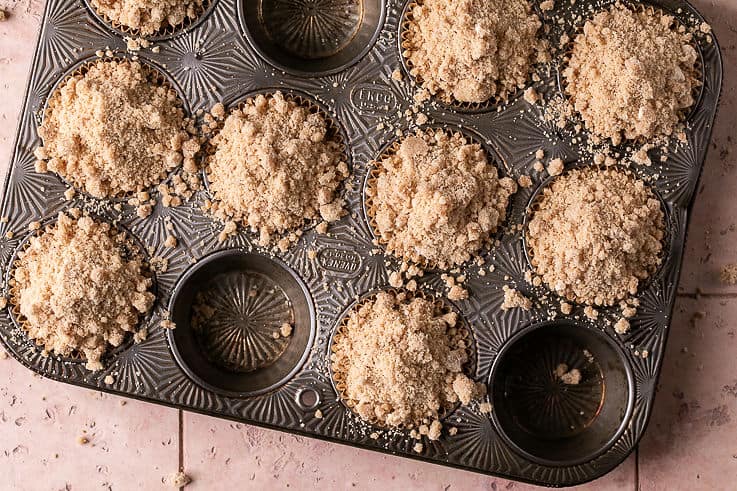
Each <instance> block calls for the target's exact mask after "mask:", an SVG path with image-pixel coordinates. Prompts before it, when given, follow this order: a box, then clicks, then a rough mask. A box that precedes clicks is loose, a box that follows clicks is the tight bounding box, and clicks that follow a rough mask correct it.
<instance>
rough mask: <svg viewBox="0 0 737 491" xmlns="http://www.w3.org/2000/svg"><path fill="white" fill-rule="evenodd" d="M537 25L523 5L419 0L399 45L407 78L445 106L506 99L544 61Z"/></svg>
mask: <svg viewBox="0 0 737 491" xmlns="http://www.w3.org/2000/svg"><path fill="white" fill-rule="evenodd" d="M541 27H542V23H541V22H540V19H539V18H538V16H537V14H535V12H534V11H533V10H532V7H531V5H530V4H529V3H528V2H527V1H525V0H501V1H491V0H423V1H422V2H418V4H417V6H416V7H414V9H413V10H412V12H411V21H410V23H409V27H408V31H407V33H406V38H405V42H404V43H403V46H402V47H403V48H404V53H403V55H404V57H405V58H406V59H407V60H408V61H409V63H410V65H411V73H412V75H414V76H416V77H418V78H419V79H420V80H421V85H422V86H423V87H424V88H425V89H426V90H427V91H429V92H430V93H431V94H433V95H439V96H440V97H441V98H442V99H443V100H445V101H446V102H450V101H452V100H456V101H460V102H477V103H480V102H485V101H487V100H489V99H490V98H492V97H497V98H500V99H504V100H506V99H507V97H508V96H509V94H511V93H513V92H515V91H516V90H517V89H519V88H522V87H524V86H525V84H526V83H527V80H528V78H529V76H530V72H531V70H532V65H533V64H534V63H536V62H542V61H547V60H548V54H547V49H546V45H545V43H544V42H543V41H541V40H540V39H539V37H538V33H539V31H540V28H541Z"/></svg>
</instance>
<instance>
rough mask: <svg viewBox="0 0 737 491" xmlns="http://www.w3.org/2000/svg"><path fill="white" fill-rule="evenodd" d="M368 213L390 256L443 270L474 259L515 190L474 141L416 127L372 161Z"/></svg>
mask: <svg viewBox="0 0 737 491" xmlns="http://www.w3.org/2000/svg"><path fill="white" fill-rule="evenodd" d="M376 165H377V170H378V176H377V178H376V179H375V181H374V182H370V183H369V186H368V189H367V194H368V196H369V197H370V198H371V200H372V203H371V206H370V209H369V214H370V215H371V216H372V218H374V220H375V224H376V228H377V230H376V232H377V234H378V235H379V237H380V241H381V242H382V243H384V244H385V245H386V248H387V251H389V252H390V253H392V254H394V255H395V256H397V257H399V258H400V259H403V260H408V261H413V262H415V263H418V264H423V265H429V264H432V265H436V266H438V267H440V268H443V269H445V268H447V267H451V266H454V265H458V264H462V263H464V262H466V261H468V260H469V259H470V258H471V257H472V256H473V255H475V254H477V253H478V252H479V250H480V249H481V247H482V246H483V245H484V244H485V243H486V242H487V241H488V240H489V237H490V236H491V234H493V233H494V232H495V231H496V230H497V228H498V227H499V226H501V224H502V222H503V221H504V219H505V217H506V212H507V204H508V203H509V198H510V196H511V195H512V194H514V193H515V192H516V191H517V184H516V183H515V182H514V180H512V179H510V178H507V177H505V178H499V172H498V170H497V168H496V167H495V166H494V165H493V164H492V163H490V162H489V160H488V156H487V155H486V152H485V151H484V150H483V149H482V148H481V146H480V145H479V144H477V143H469V142H467V141H466V139H465V138H464V137H463V135H461V134H460V133H449V132H446V131H443V130H439V129H438V130H428V131H420V130H418V131H417V132H415V133H414V134H410V135H408V136H406V137H405V138H404V139H403V140H402V142H401V144H400V145H399V148H398V149H397V150H396V152H391V153H390V154H389V155H388V156H387V157H386V158H385V159H383V160H382V161H380V162H378V163H377V164H376Z"/></svg>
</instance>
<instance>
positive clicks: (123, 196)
mask: <svg viewBox="0 0 737 491" xmlns="http://www.w3.org/2000/svg"><path fill="white" fill-rule="evenodd" d="M104 62H118V63H120V62H133V60H132V59H131V58H130V57H126V56H113V57H107V56H106V57H102V58H100V57H97V56H94V57H89V58H85V59H82V60H80V61H78V62H77V63H76V64H75V65H73V66H72V67H71V68H70V69H69V71H68V72H67V73H65V74H64V75H62V76H61V77H60V78H59V79H58V80H57V81H56V83H55V84H54V85H53V87H52V88H51V90H50V91H49V93H48V96H47V97H46V100H45V102H44V105H43V111H42V114H43V119H42V122H41V124H39V127H40V126H41V125H42V124H43V121H44V120H45V119H46V117H47V116H48V114H49V112H50V111H51V103H52V100H53V99H54V98H55V97H57V95H58V94H59V90H60V88H61V87H63V86H64V85H65V84H66V83H67V82H68V81H69V80H70V79H72V78H74V77H80V76H84V75H85V74H86V73H87V72H88V71H89V69H90V68H91V67H92V66H95V65H97V64H98V63H104ZM135 62H136V63H139V64H140V65H141V68H142V69H143V70H144V72H145V74H146V76H147V77H150V81H151V83H152V84H155V85H157V86H160V87H164V88H167V89H169V90H171V91H173V92H174V93H175V95H176V103H175V107H177V108H179V109H181V110H182V112H183V118H184V121H186V120H188V118H189V117H190V114H191V111H190V109H189V105H188V104H187V102H186V98H185V97H184V96H183V94H184V92H183V91H182V89H181V88H180V87H179V85H178V84H177V83H176V81H175V80H174V79H173V78H172V77H171V76H170V75H169V74H168V73H167V72H166V71H164V70H162V69H161V68H159V67H158V66H156V65H155V64H154V63H153V62H151V61H149V60H146V59H144V58H142V57H140V56H139V57H138V59H137V60H135ZM41 140H42V144H43V138H41ZM39 160H44V159H39ZM179 169H180V166H177V167H174V168H173V169H171V170H169V171H168V172H167V173H166V176H165V177H163V178H162V179H161V180H159V181H158V182H156V183H154V184H152V185H150V186H148V187H146V188H144V189H142V191H151V190H153V189H155V188H156V186H158V185H159V184H161V183H164V182H166V181H167V180H169V179H170V178H171V176H172V175H173V174H175V173H176V172H177V171H178V170H179ZM46 172H52V171H48V170H47V171H46ZM54 174H55V175H56V176H58V177H59V179H61V180H62V181H63V182H64V183H65V184H66V185H68V186H69V187H70V188H73V189H74V190H75V192H78V193H81V194H83V195H84V196H87V197H89V198H91V199H96V200H97V199H103V198H98V197H96V196H94V195H92V194H91V193H90V192H88V191H87V190H86V189H84V188H80V187H79V186H77V185H76V184H74V183H73V182H72V180H71V179H69V178H67V177H66V176H62V175H60V174H58V173H55V172H54ZM136 193H137V191H131V192H118V193H117V194H115V195H114V196H107V197H105V198H104V199H105V200H108V201H112V202H115V203H117V202H126V201H128V200H129V199H130V198H131V196H135V195H136Z"/></svg>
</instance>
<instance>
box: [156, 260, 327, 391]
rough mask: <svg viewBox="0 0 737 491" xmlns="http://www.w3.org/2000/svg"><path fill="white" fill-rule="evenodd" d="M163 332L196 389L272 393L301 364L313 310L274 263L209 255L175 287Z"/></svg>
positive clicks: (295, 281)
mask: <svg viewBox="0 0 737 491" xmlns="http://www.w3.org/2000/svg"><path fill="white" fill-rule="evenodd" d="M169 312H170V316H171V321H172V322H173V323H174V324H175V325H176V328H175V329H172V330H170V331H169V332H168V337H169V343H170V346H171V349H172V352H173V353H174V357H175V358H176V360H177V362H178V363H179V365H180V366H181V368H182V369H183V370H184V371H185V372H186V373H187V375H188V376H189V377H190V378H192V380H194V381H195V382H196V383H197V384H199V385H200V386H202V387H204V388H206V389H208V390H212V391H214V392H218V393H220V394H223V395H227V396H232V397H249V396H254V395H258V394H261V393H264V392H268V391H270V390H273V389H275V388H277V387H279V386H280V385H282V384H283V383H285V382H286V381H287V380H289V379H290V378H291V377H292V376H293V375H294V374H295V373H296V372H297V371H298V370H299V369H300V367H301V366H302V364H303V363H304V362H305V360H306V359H307V356H308V354H309V350H310V347H311V346H312V342H313V340H314V337H315V310H314V306H313V304H312V301H311V299H310V297H309V293H308V290H307V287H306V286H305V285H304V283H303V282H302V280H300V278H299V277H298V276H297V275H296V273H295V272H294V271H292V270H291V269H289V268H288V267H287V266H286V265H285V264H283V263H282V262H281V261H279V260H278V259H275V258H271V257H267V256H264V255H261V254H253V253H247V252H244V251H241V250H237V249H231V250H226V251H219V252H216V253H213V254H211V255H209V256H207V257H205V258H203V259H201V260H200V261H199V262H198V263H197V264H195V265H194V266H193V267H191V268H190V269H189V270H188V271H187V272H186V273H185V274H184V276H182V278H181V279H180V280H179V282H178V283H177V285H176V287H175V289H174V294H173V295H172V298H171V301H170V304H169Z"/></svg>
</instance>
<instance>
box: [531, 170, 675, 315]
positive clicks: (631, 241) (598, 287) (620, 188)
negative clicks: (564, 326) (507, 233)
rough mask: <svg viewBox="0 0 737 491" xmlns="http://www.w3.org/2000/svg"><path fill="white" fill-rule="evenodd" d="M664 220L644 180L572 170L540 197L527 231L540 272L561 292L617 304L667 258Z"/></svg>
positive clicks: (587, 300) (578, 298) (595, 302)
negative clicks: (665, 256)
mask: <svg viewBox="0 0 737 491" xmlns="http://www.w3.org/2000/svg"><path fill="white" fill-rule="evenodd" d="M664 230H665V225H664V215H663V211H662V209H661V204H660V201H659V200H658V199H657V198H656V197H655V195H654V194H653V192H652V191H651V190H650V189H649V188H648V187H647V186H646V185H645V183H644V182H642V181H640V180H638V179H636V178H635V177H633V176H632V175H631V174H630V173H628V172H626V171H623V170H619V169H617V168H607V169H595V168H587V169H582V170H572V171H570V172H569V173H568V174H565V175H563V176H561V177H558V178H556V179H555V180H554V181H553V182H552V183H551V185H550V186H548V187H547V188H546V189H545V190H544V191H543V193H542V195H541V199H540V202H539V203H538V206H537V207H536V211H535V212H534V215H533V216H532V219H531V220H530V223H529V229H528V234H527V237H528V244H529V247H530V252H531V253H532V257H531V260H532V264H533V267H534V268H535V270H536V274H538V275H540V276H541V277H542V279H543V281H544V282H545V283H546V284H547V285H548V286H549V287H550V288H551V289H552V290H554V291H555V292H557V293H558V294H560V295H562V296H563V297H565V298H566V299H567V300H573V301H576V302H580V303H585V304H593V305H613V304H615V303H616V302H618V301H619V300H622V299H624V298H626V297H628V296H629V295H633V294H635V293H636V292H637V288H638V286H639V283H640V281H642V280H644V279H646V278H648V277H649V276H650V275H651V274H652V273H653V272H654V271H655V269H656V268H657V266H658V265H659V264H660V262H661V260H662V257H661V256H662V254H661V252H662V250H663V237H664V234H665V231H664Z"/></svg>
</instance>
